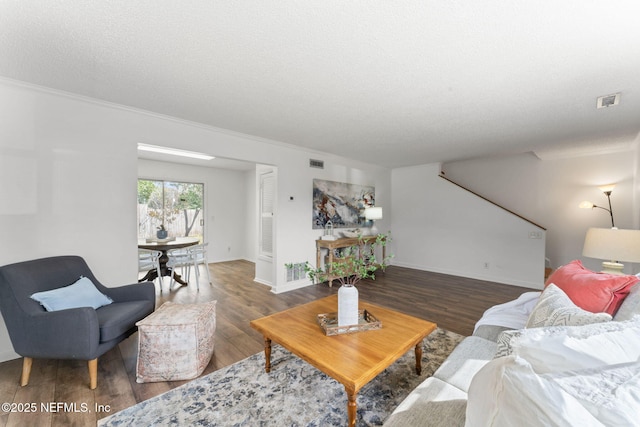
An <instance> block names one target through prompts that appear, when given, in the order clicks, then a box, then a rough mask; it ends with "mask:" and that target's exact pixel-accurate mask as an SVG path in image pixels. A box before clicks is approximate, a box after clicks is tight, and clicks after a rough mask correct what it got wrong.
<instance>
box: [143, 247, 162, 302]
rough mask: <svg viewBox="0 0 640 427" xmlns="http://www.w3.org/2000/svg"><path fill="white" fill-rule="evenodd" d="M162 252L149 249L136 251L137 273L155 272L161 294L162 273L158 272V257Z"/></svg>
mask: <svg viewBox="0 0 640 427" xmlns="http://www.w3.org/2000/svg"><path fill="white" fill-rule="evenodd" d="M161 256H162V252H160V251H155V250H151V249H138V273H143V272H150V271H154V270H155V272H156V274H157V276H158V282H159V284H160V293H162V271H161V270H160V257H161Z"/></svg>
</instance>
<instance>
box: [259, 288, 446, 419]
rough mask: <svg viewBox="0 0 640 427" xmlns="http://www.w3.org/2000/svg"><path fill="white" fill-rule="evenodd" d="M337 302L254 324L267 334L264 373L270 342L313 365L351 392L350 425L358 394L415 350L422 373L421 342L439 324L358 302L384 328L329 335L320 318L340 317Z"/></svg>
mask: <svg viewBox="0 0 640 427" xmlns="http://www.w3.org/2000/svg"><path fill="white" fill-rule="evenodd" d="M337 308H338V297H337V296H336V295H332V296H330V297H326V298H322V299H319V300H316V301H313V302H310V303H307V304H303V305H300V306H298V307H294V308H291V309H289V310H285V311H282V312H279V313H275V314H272V315H270V316H266V317H262V318H260V319H256V320H253V321H251V327H252V328H254V329H256V330H257V331H259V332H260V333H262V335H264V354H265V370H266V371H267V372H269V371H270V370H271V342H272V341H273V342H276V343H278V344H280V345H281V346H283V347H284V348H286V349H287V350H289V351H290V352H291V353H293V354H295V355H296V356H298V357H300V358H301V359H303V360H305V361H306V362H308V363H309V364H311V365H313V366H315V367H316V368H318V369H319V370H320V371H322V372H324V373H325V374H327V375H329V376H330V377H332V378H334V379H335V380H336V381H338V382H339V383H341V384H342V385H343V386H344V389H345V391H346V393H347V413H348V414H349V426H355V422H356V409H357V408H356V398H357V396H358V392H359V391H360V389H361V388H362V387H363V386H364V385H365V384H367V383H368V382H369V381H371V380H372V379H373V378H375V377H376V376H377V375H378V374H379V373H380V372H382V371H383V370H385V369H386V368H387V367H388V366H390V365H391V364H392V363H393V362H395V361H396V360H398V359H399V358H400V357H401V356H402V355H403V354H405V353H406V352H407V351H409V350H410V349H411V348H415V354H416V372H417V373H418V375H420V372H421V370H422V366H421V360H422V340H423V339H424V337H426V336H427V335H429V334H430V333H431V332H433V331H434V330H435V329H436V324H435V323H432V322H428V321H426V320H422V319H418V318H416V317H413V316H409V315H406V314H402V313H399V312H397V311H393V310H389V309H387V308H384V307H380V306H378V305H374V304H368V303H365V302H363V301H360V309H361V310H362V309H366V310H368V311H370V312H371V313H372V314H373V315H374V316H375V317H377V318H378V320H380V321H381V322H382V328H381V329H377V330H372V331H363V332H356V333H352V334H344V335H334V336H326V335H325V334H324V331H323V330H322V329H321V328H320V326H319V325H318V323H317V320H316V318H317V315H318V314H322V313H332V312H336V311H337Z"/></svg>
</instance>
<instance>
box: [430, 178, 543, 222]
mask: <svg viewBox="0 0 640 427" xmlns="http://www.w3.org/2000/svg"><path fill="white" fill-rule="evenodd" d="M438 176H439V177H440V178H442V179H444V180H445V181H448V182H450V183H451V184H453V185H455V186H457V187H460V188H462V189H463V190H465V191H468V192H469V193H471V194H473V195H474V196H476V197H480V198H481V199H482V200H485V201H487V202H489V203H491V204H492V205H494V206H497V207H499V208H500V209H502V210H504V211H506V212H509V213H510V214H511V215H515V216H517V217H518V218H520V219H522V220H523V221H526V222H528V223H529V224H532V225H535V226H536V227H538V228H540V229H542V230H544V231H546V230H547V229H546V228H545V227H543V226H541V225H540V224H538V223H536V222H534V221H531V220H530V219H528V218H525V217H524V216H522V215H520V214H518V213H516V212H514V211H512V210H511V209H507V208H505V207H504V206H502V205H500V204H498V203H496V202H494V201H493V200H490V199H487V198H486V197H484V196H483V195H481V194H478V193H476V192H475V191H473V190H470V189H468V188H467V187H465V186H463V185H460V184H458V183H457V182H455V181H452V180H451V179H449V178H447V177H446V176H444V175H442V174H440V175H438Z"/></svg>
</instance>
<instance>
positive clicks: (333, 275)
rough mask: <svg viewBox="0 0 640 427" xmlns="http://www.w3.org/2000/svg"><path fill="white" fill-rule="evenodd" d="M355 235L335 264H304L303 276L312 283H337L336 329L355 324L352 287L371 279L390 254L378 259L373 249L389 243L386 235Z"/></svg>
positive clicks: (356, 321) (383, 266)
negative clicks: (351, 244)
mask: <svg viewBox="0 0 640 427" xmlns="http://www.w3.org/2000/svg"><path fill="white" fill-rule="evenodd" d="M370 237H371V236H366V237H365V236H359V237H358V242H357V244H356V245H354V246H350V247H347V248H344V249H343V250H342V253H341V254H340V257H339V258H337V259H336V260H335V261H333V262H331V263H328V264H325V265H324V268H323V267H320V266H316V267H313V266H312V265H311V264H309V262H308V261H307V262H306V263H305V265H304V269H305V273H306V274H307V275H308V276H309V278H310V279H311V280H312V281H313V282H314V283H322V282H326V281H328V280H331V279H335V280H337V281H338V282H340V285H341V286H340V289H339V290H338V326H347V325H357V324H358V289H357V288H356V287H355V285H356V284H358V282H360V281H361V280H362V279H373V280H375V272H376V271H377V270H378V269H382V270H384V269H385V268H386V267H387V265H388V263H389V260H390V259H391V258H392V257H393V255H387V256H385V257H384V258H383V259H382V260H380V261H378V259H377V258H376V249H377V248H378V247H384V246H386V245H387V243H389V242H390V241H391V237H390V234H389V233H388V234H378V235H377V236H376V238H375V240H374V239H371V238H370Z"/></svg>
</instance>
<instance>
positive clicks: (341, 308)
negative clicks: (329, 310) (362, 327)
mask: <svg viewBox="0 0 640 427" xmlns="http://www.w3.org/2000/svg"><path fill="white" fill-rule="evenodd" d="M357 324H358V289H357V288H356V287H355V286H353V285H351V284H344V285H342V286H340V289H338V326H348V325H357Z"/></svg>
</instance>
